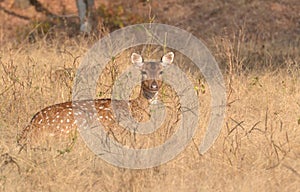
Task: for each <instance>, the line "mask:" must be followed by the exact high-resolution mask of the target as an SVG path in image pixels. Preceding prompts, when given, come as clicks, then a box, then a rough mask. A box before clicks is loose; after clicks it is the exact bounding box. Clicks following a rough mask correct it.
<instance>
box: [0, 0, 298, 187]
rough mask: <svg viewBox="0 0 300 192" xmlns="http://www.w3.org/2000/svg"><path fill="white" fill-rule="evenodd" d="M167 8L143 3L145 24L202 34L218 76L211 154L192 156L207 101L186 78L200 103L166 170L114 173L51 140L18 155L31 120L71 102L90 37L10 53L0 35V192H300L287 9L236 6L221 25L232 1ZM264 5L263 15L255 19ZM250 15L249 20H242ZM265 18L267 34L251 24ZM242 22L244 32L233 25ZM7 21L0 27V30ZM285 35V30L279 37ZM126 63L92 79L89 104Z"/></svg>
mask: <svg viewBox="0 0 300 192" xmlns="http://www.w3.org/2000/svg"><path fill="white" fill-rule="evenodd" d="M169 2H171V3H174V6H171V5H170V6H169V5H168V4H167V3H166V4H165V6H160V4H159V3H156V2H155V1H153V2H152V1H151V3H152V4H151V5H152V6H153V8H152V11H153V13H151V14H155V11H157V12H156V14H157V15H158V16H160V17H161V18H160V19H161V20H163V21H169V23H171V24H178V21H179V20H181V19H183V21H184V22H182V24H181V25H180V26H181V27H183V28H185V29H189V28H188V27H186V25H188V26H191V27H192V29H191V31H199V30H200V29H202V32H201V33H202V34H207V35H210V36H207V37H206V38H207V39H206V40H207V42H209V46H210V47H211V48H213V50H214V55H215V56H216V58H217V60H218V61H219V63H220V65H221V67H222V70H223V74H224V76H225V81H226V86H227V95H228V100H227V111H226V118H225V124H224V126H223V129H222V131H221V133H220V135H219V137H218V139H217V141H216V143H215V144H214V145H213V147H212V148H211V149H210V150H209V151H208V152H207V153H206V154H204V155H203V156H201V155H199V153H198V148H197V146H198V145H199V144H200V143H201V141H202V139H203V136H204V133H205V128H206V124H207V119H208V118H209V111H210V109H209V102H210V93H209V90H208V87H207V84H206V83H205V81H203V79H202V78H201V77H200V76H198V75H197V74H193V75H191V76H190V77H191V78H192V80H193V81H194V85H195V86H197V87H198V89H197V90H198V94H199V99H200V102H201V104H200V106H201V108H200V115H201V118H200V119H201V122H200V126H199V129H198V130H197V132H196V135H195V136H194V138H193V141H192V142H191V143H190V144H189V145H188V146H187V148H186V149H185V150H184V151H183V152H182V153H180V154H179V155H178V156H177V157H176V158H175V159H173V160H172V161H170V162H168V163H166V164H163V165H161V166H159V167H155V168H151V169H144V170H130V169H123V168H118V167H115V166H112V165H110V164H108V163H106V162H105V161H103V160H102V159H100V158H99V157H97V156H96V155H95V154H93V153H92V152H91V151H90V150H89V149H88V148H87V147H86V146H85V144H84V142H83V141H82V139H81V138H80V137H76V140H75V142H74V143H73V144H74V146H72V147H70V148H69V147H66V146H65V145H61V144H60V143H59V142H57V141H56V140H55V139H54V140H53V141H50V143H49V144H48V145H47V147H40V148H35V149H32V150H30V149H29V150H23V151H21V152H20V151H19V147H18V146H17V144H16V137H17V135H18V133H20V131H21V130H22V129H23V128H24V127H25V126H26V125H27V124H28V122H29V120H30V119H31V117H32V116H33V115H34V114H35V113H36V112H37V111H39V110H40V109H42V108H44V107H46V106H49V105H52V104H55V103H60V102H64V101H68V100H70V99H71V97H72V95H71V92H72V82H73V78H74V72H76V68H77V67H78V66H79V63H80V61H81V59H82V58H83V56H84V54H85V52H86V51H87V50H88V49H89V47H90V45H91V44H92V43H93V42H94V41H95V39H97V37H96V38H95V37H93V38H86V37H81V36H78V37H72V38H69V37H68V35H66V34H61V33H59V34H55V33H54V35H53V37H51V38H48V37H49V36H47V35H46V37H47V38H46V37H43V36H42V38H41V39H39V37H38V38H37V39H36V41H35V43H28V42H27V39H26V40H22V41H21V42H18V43H15V42H13V41H11V42H9V41H8V40H7V39H6V38H7V37H8V36H10V35H9V34H6V31H5V30H6V29H5V28H4V27H3V26H4V25H1V27H0V40H1V42H5V43H1V47H0V85H1V87H0V115H1V116H0V137H1V139H0V191H120V192H121V191H126V192H127V191H299V189H300V160H299V159H300V86H299V85H300V69H299V52H300V49H299V46H297V45H299V37H298V36H299V35H298V36H297V26H299V24H298V25H297V23H296V22H295V21H297V18H299V14H298V11H297V10H298V9H297V7H296V6H295V4H296V3H294V4H293V3H288V4H285V5H281V4H279V3H277V2H272V1H270V2H267V3H266V4H263V3H261V2H260V1H257V0H254V1H251V2H252V3H251V2H250V5H247V4H244V3H242V5H243V7H241V6H239V7H240V8H239V9H241V11H240V12H239V11H237V10H235V11H234V14H232V15H228V14H227V13H228V11H227V10H233V9H232V7H234V6H235V5H236V4H239V1H231V3H225V8H222V7H224V5H223V4H224V3H218V2H217V1H213V2H212V3H209V4H205V3H204V1H203V2H201V3H199V2H200V1H199V2H198V1H191V2H193V4H192V6H191V5H188V4H185V3H184V2H183V1H173V0H169ZM295 2H296V1H295ZM131 3H134V2H131ZM269 4H270V5H271V9H270V10H268V9H264V8H265V7H268V6H269ZM181 5H184V6H186V7H185V8H187V7H188V8H189V9H188V10H187V9H183V8H181V12H182V11H184V10H186V13H187V12H190V13H189V14H186V13H184V12H182V13H180V14H178V15H176V16H177V17H176V19H175V20H173V21H172V20H171V19H170V18H168V17H169V16H170V15H171V16H172V14H173V16H174V9H175V10H177V8H178V7H181ZM139 6H142V5H139ZM257 7H259V9H255V8H257ZM125 8H126V7H125ZM150 8H151V6H150ZM252 9H255V10H257V11H256V12H251V11H249V10H252ZM141 10H142V9H141ZM146 10H147V11H145V13H147V14H148V11H149V10H148V8H147V9H146ZM243 10H244V12H243ZM247 10H248V11H247ZM266 10H267V11H269V12H272V14H273V15H274V17H275V18H276V19H277V20H276V21H277V23H276V25H275V24H272V23H271V22H269V17H268V15H269V14H263V17H262V20H260V19H258V18H261V17H260V14H261V12H265V11H266ZM295 10H296V11H295ZM222 11H223V12H222ZM285 12H289V14H285ZM167 13H169V14H170V15H169V14H167ZM244 13H247V14H246V15H245V19H244V21H245V23H243V24H241V23H238V22H237V21H240V20H239V18H240V16H241V15H243V14H244ZM164 14H165V17H164V18H162V17H163V16H162V15H164ZM255 14H258V16H256V17H255ZM196 15H197V18H199V19H200V20H201V21H202V22H201V25H200V24H199V21H198V20H197V19H195V16H196ZM207 15H208V16H209V19H207V17H208V16H207ZM224 15H225V16H224ZM253 15H254V16H253ZM261 15H262V14H261ZM171 16H170V17H171ZM6 18H7V17H6V16H5V19H4V20H5V22H4V21H1V22H2V23H4V24H7V23H8V22H7V21H8V19H6ZM185 21H186V22H185ZM229 21H230V22H233V23H235V22H237V23H235V25H234V27H237V28H239V29H238V30H237V29H235V28H234V27H232V28H230V27H228V28H227V29H225V30H223V26H222V25H224V26H230V23H229ZM258 21H259V22H258ZM214 22H215V24H214V25H212V24H211V23H214ZM226 22H228V23H226ZM265 23H267V24H268V25H265ZM282 23H285V25H283V27H282V28H283V30H281V31H280V30H278V31H279V32H278V33H276V34H275V32H274V34H275V35H276V36H275V37H276V38H280V37H281V36H282V41H280V39H279V40H278V41H276V38H275V37H272V32H273V31H276V30H277V29H278V28H279V27H280V26H281V25H282ZM240 26H246V28H243V27H240ZM265 26H266V28H264V27H265ZM221 28H222V29H221ZM220 29H221V30H220ZM263 29H266V30H265V31H263ZM287 29H291V30H289V33H288V34H287V35H285V32H286V30H287ZM231 30H232V31H233V32H232V33H231V32H230V31H231ZM224 31H225V33H224V34H223V32H224ZM290 33H291V34H292V37H295V38H293V39H292V41H293V42H292V43H289V42H290V41H291V40H290V39H287V38H288V36H289V35H290ZM264 38H265V39H264ZM272 38H274V39H272ZM17 39H18V38H17ZM129 56H130V51H129V52H125V53H123V54H122V55H121V56H120V57H119V58H116V60H115V62H112V63H111V64H110V65H109V66H108V67H107V69H106V70H105V71H104V73H103V74H102V76H101V77H100V78H99V79H100V81H99V87H98V89H97V92H96V93H95V95H96V97H101V98H106V97H109V96H110V91H111V90H110V88H111V86H112V83H113V81H114V80H115V78H116V77H117V75H118V74H120V73H121V72H122V70H124V69H125V67H126V66H128V64H129V62H128V61H127V58H129ZM179 61H180V62H187V60H185V59H183V60H180V59H179ZM157 136H158V137H161V138H164V135H157ZM161 138H159V139H161ZM159 142H161V140H159Z"/></svg>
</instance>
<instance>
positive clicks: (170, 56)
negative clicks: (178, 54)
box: [161, 52, 174, 67]
mask: <svg viewBox="0 0 300 192" xmlns="http://www.w3.org/2000/svg"><path fill="white" fill-rule="evenodd" d="M173 59H174V53H173V52H169V53H167V54H165V55H164V56H163V57H162V58H161V62H162V64H163V66H164V67H166V66H167V65H170V64H171V63H172V62H173Z"/></svg>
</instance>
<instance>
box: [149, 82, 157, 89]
mask: <svg viewBox="0 0 300 192" xmlns="http://www.w3.org/2000/svg"><path fill="white" fill-rule="evenodd" d="M157 88H158V85H157V83H156V81H153V82H152V83H151V89H157Z"/></svg>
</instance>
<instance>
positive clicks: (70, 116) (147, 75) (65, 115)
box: [18, 52, 174, 145]
mask: <svg viewBox="0 0 300 192" xmlns="http://www.w3.org/2000/svg"><path fill="white" fill-rule="evenodd" d="M173 59H174V53H173V52H169V53H167V54H165V55H164V56H163V57H162V59H161V61H157V62H144V61H143V58H142V56H141V55H139V54H136V53H133V54H132V55H131V61H132V63H133V64H134V65H135V66H136V67H138V69H139V70H140V71H141V75H142V81H141V91H140V94H139V96H138V97H137V98H136V99H133V100H129V101H128V102H125V101H121V102H120V105H121V107H124V108H125V107H129V108H130V110H131V112H132V113H139V114H140V115H141V116H144V115H147V114H148V115H149V113H148V111H149V110H148V109H149V106H150V105H151V103H153V102H155V101H156V100H157V99H158V98H157V97H158V92H159V90H160V88H161V86H162V73H163V70H164V68H165V67H167V66H168V65H170V64H171V63H172V62H173ZM111 104H112V100H111V99H95V100H84V101H73V102H65V103H60V104H56V105H52V106H48V107H46V108H44V109H43V110H41V111H39V112H38V113H36V114H35V115H34V116H33V118H32V119H31V121H30V123H29V125H28V126H27V127H25V128H24V129H23V131H22V133H21V134H20V136H19V138H18V143H19V144H20V145H26V144H28V143H30V142H31V141H32V140H39V138H40V136H41V135H42V133H43V135H45V134H46V136H53V137H61V136H66V135H70V134H71V133H74V132H76V131H77V124H76V119H77V118H80V117H81V116H82V117H81V118H84V116H83V113H81V111H80V110H81V109H82V110H83V111H84V112H85V114H86V113H89V111H93V109H96V113H97V114H96V116H97V120H98V121H100V122H101V124H103V125H104V127H109V126H110V125H111V124H113V123H115V122H117V120H116V118H115V117H114V115H113V113H112V106H111ZM77 109H80V110H77ZM143 113H144V114H143ZM74 116H76V118H75V117H74Z"/></svg>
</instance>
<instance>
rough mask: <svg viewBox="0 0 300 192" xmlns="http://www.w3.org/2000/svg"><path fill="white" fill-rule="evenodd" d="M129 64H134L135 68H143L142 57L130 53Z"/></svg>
mask: <svg viewBox="0 0 300 192" xmlns="http://www.w3.org/2000/svg"><path fill="white" fill-rule="evenodd" d="M131 62H132V64H134V65H135V66H136V67H141V66H143V64H144V63H143V57H142V56H141V55H139V54H137V53H132V55H131Z"/></svg>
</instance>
